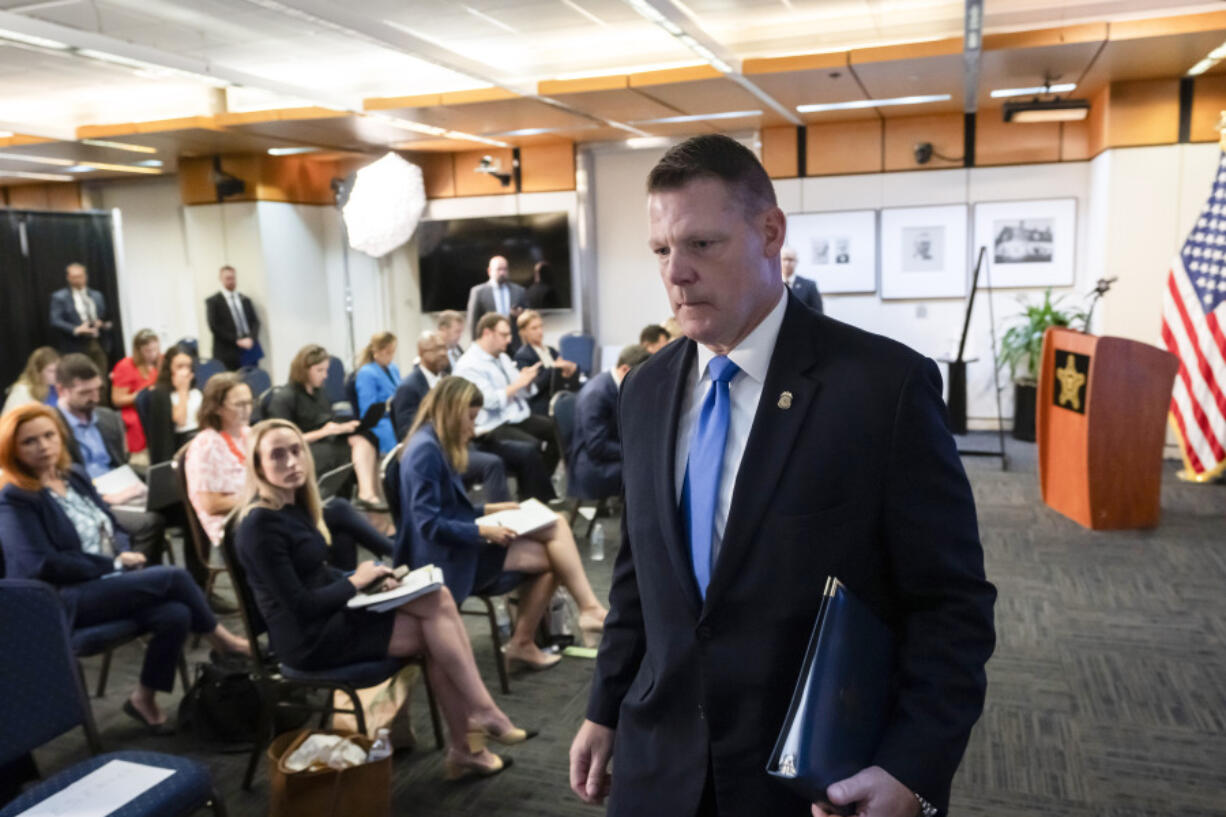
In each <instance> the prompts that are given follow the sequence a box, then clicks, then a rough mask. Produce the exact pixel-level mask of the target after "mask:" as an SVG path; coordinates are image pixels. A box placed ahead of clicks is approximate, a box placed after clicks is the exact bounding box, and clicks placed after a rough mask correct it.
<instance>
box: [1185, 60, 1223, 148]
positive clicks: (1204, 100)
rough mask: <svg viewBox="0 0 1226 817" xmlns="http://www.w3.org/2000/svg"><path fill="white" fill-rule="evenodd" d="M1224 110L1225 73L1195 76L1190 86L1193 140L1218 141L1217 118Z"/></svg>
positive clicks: (1219, 117) (1218, 118)
mask: <svg viewBox="0 0 1226 817" xmlns="http://www.w3.org/2000/svg"><path fill="white" fill-rule="evenodd" d="M1222 111H1226V75H1223V74H1214V75H1213V76H1203V77H1197V78H1196V81H1195V83H1194V84H1193V86H1192V128H1191V139H1192V141H1193V142H1216V141H1218V136H1219V134H1218V130H1217V123H1218V120H1220V119H1221V118H1222Z"/></svg>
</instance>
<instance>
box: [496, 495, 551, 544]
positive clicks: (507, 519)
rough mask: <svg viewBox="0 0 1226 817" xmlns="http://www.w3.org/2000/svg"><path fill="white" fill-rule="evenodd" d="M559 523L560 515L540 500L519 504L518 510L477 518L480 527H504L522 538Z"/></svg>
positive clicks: (530, 500)
mask: <svg viewBox="0 0 1226 817" xmlns="http://www.w3.org/2000/svg"><path fill="white" fill-rule="evenodd" d="M557 521H558V515H557V514H556V513H554V512H553V511H551V510H549V506H548V505H546V504H545V503H544V502H541V501H540V500H539V499H529V500H526V501H524V502H521V503H519V507H518V508H513V509H512V510H509V511H498V512H497V513H490V514H486V515H485V516H482V517H478V518H477V524H478V525H502V526H503V527H505V528H510V529H511V530H513V531H515V533H517V534H518V535H520V536H524V535H526V534H529V533H533V532H535V531H538V530H542V529H543V528H547V527H549V526H550V525H552V524H553V523H555V522H557Z"/></svg>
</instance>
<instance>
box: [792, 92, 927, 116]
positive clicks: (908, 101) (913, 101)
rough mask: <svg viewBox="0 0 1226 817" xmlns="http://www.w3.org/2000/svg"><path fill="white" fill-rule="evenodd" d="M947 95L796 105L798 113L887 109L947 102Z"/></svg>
mask: <svg viewBox="0 0 1226 817" xmlns="http://www.w3.org/2000/svg"><path fill="white" fill-rule="evenodd" d="M950 99H951V96H950V95H949V94H922V95H917V96H901V97H893V98H889V99H853V100H849V101H847V102H820V103H816V104H813V105H797V106H796V110H797V111H798V112H800V113H822V112H823V111H853V110H857V109H859V108H888V107H893V106H895V105H926V104H928V103H931V102H947V101H949V100H950Z"/></svg>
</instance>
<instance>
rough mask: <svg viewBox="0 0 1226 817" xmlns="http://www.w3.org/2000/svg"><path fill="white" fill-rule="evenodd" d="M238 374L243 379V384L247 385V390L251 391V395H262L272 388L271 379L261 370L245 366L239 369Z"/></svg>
mask: <svg viewBox="0 0 1226 817" xmlns="http://www.w3.org/2000/svg"><path fill="white" fill-rule="evenodd" d="M238 373H239V376H240V377H242V378H243V382H244V383H246V384H247V388H249V389H251V393H252V395H256V394H263V393H264V392H266V391H268V390H269V389H271V388H272V377H270V376H269V374H268V372H266V371H264V370H263V369H259V368H256V367H255V366H245V367H243V368H242V369H239V372H238Z"/></svg>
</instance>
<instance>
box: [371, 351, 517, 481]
mask: <svg viewBox="0 0 1226 817" xmlns="http://www.w3.org/2000/svg"><path fill="white" fill-rule="evenodd" d="M417 361H418V362H417V365H416V366H414V367H413V371H411V372H409V373H408V375H406V376H405V377H404V378H403V379H402V380H401V381H400V385H399V386H398V387H397V388H396V394H395V395H393V396H392V428H393V429H395V431H396V439H397V440H400V441H401V442H405V435H406V434H408V433H409V429H410V428H412V427H413V418H415V417H416V416H417V409H419V408H420V407H421V401H422V400H425V399H426V395H427V394H429V393H430V389H432V388H434V386H435V384H437V383H438V381H439V380H440V379H442V377H443V375H445V374H446V373H447V369H448V368H450V367H449V366H448V363H447V342H446V340H445V339H444V338H443V336H442V335H441V334H440V333H438V332H422V333H421V337H420V338H418V339H417ZM461 478H462V479H463V480H464V484H465V485H466V486H468V487H470V488H471V487H472V486H473V485H475V484H477V483H480V484H481V486H482V491H483V492H484V494H485V498H486V501H487V502H505V501H507V500H508V499H510V498H511V491H510V488H508V487H507V469H506V466H505V465H503V464H502V460H501V459H499V458H498V457H497V456H496V455H494V454H490V453H487V452H485V451H478V450H477V448H476V446H474V445H471V444H470V445H469V446H468V470H467V471H465V472H464V473H463V474H461Z"/></svg>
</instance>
